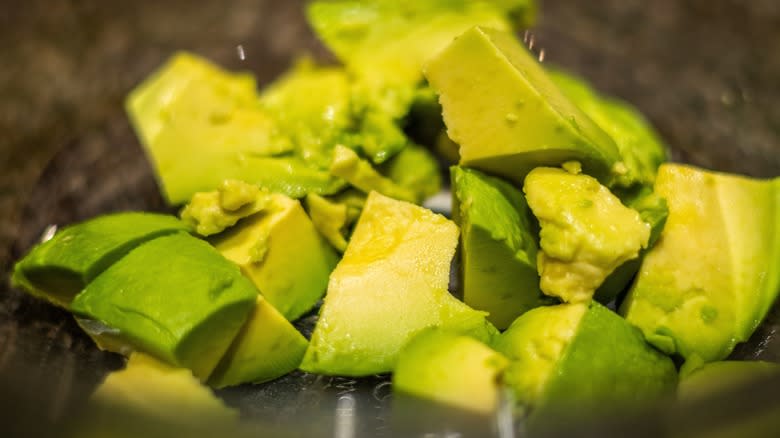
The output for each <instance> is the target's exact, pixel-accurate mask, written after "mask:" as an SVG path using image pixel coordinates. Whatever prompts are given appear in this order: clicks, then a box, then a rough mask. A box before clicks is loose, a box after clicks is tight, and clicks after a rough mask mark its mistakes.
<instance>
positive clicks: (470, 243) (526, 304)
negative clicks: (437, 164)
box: [450, 166, 550, 330]
mask: <svg viewBox="0 0 780 438" xmlns="http://www.w3.org/2000/svg"><path fill="white" fill-rule="evenodd" d="M450 175H451V176H452V187H453V194H454V198H453V217H454V219H455V222H456V223H458V224H459V225H460V228H461V248H460V258H461V263H460V269H461V271H460V278H461V289H462V291H463V301H464V302H465V303H466V304H468V305H469V306H471V307H473V308H475V309H478V310H484V311H486V312H488V313H489V316H488V320H489V321H490V322H492V323H493V324H495V326H496V327H497V328H499V329H502V330H503V329H505V328H507V327H509V324H511V323H512V321H514V320H515V318H517V317H518V316H519V315H521V314H522V313H523V312H525V311H527V310H529V309H532V308H534V307H537V306H540V305H543V304H549V301H550V300H549V299H544V298H543V296H542V293H541V291H540V289H539V275H538V274H537V273H536V254H537V250H538V248H537V243H536V238H535V237H534V236H535V234H536V230H535V229H534V226H533V225H532V218H531V212H530V210H529V209H528V205H527V204H526V202H525V198H524V197H523V194H522V192H521V191H520V190H519V189H516V188H514V187H512V186H511V185H510V184H508V183H506V182H504V181H502V180H500V179H499V178H495V177H490V176H487V175H485V174H483V173H481V172H479V171H477V170H473V169H466V168H461V167H458V166H453V167H451V168H450Z"/></svg>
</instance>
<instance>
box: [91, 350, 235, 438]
mask: <svg viewBox="0 0 780 438" xmlns="http://www.w3.org/2000/svg"><path fill="white" fill-rule="evenodd" d="M88 406H89V407H90V414H91V417H90V421H88V422H87V421H83V423H84V426H85V428H80V429H78V432H79V436H115V434H116V433H117V430H115V428H116V427H117V421H118V420H122V419H124V420H127V421H128V424H127V425H129V426H131V427H134V428H135V429H136V430H137V431H138V432H139V433H140V435H145V436H148V435H146V434H148V433H150V432H151V431H153V430H154V429H153V428H154V427H163V428H166V429H165V430H167V431H168V432H172V428H174V427H175V428H176V433H182V432H185V431H190V432H199V433H203V432H204V429H205V430H210V431H212V432H216V431H222V432H224V431H225V428H235V427H236V426H237V425H238V422H239V418H238V417H239V413H238V411H237V410H235V409H233V408H230V407H228V406H226V405H225V403H224V402H223V401H222V400H220V399H219V398H217V397H216V396H215V395H214V394H213V393H212V392H211V390H209V388H207V387H205V386H203V385H202V384H201V383H200V382H199V381H198V380H197V379H196V378H195V377H194V376H193V375H192V372H191V371H190V370H187V369H184V368H176V367H173V366H171V365H168V364H166V363H164V362H160V361H159V360H157V359H155V358H153V357H151V356H148V355H146V354H143V353H137V352H136V353H133V354H132V355H131V356H130V359H129V360H128V361H127V365H126V366H125V368H124V369H122V370H119V371H114V372H112V373H110V374H109V375H108V376H107V377H106V378H105V380H104V381H103V382H102V383H101V384H100V386H99V387H98V388H97V389H96V390H95V392H94V393H92V395H91V396H90V399H89V404H88ZM131 420H135V421H138V420H142V426H141V425H139V424H138V423H135V422H133V421H131ZM169 428H170V429H169ZM86 431H93V433H94V435H89V434H86V435H85V433H86ZM98 431H102V434H101V433H98ZM120 432H126V430H125V429H123V428H122V429H120ZM160 432H162V429H161V430H160ZM122 436H139V435H133V434H129V433H128V434H127V435H122ZM196 436H200V435H197V434H196ZM204 436H205V435H204Z"/></svg>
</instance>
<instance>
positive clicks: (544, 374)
mask: <svg viewBox="0 0 780 438" xmlns="http://www.w3.org/2000/svg"><path fill="white" fill-rule="evenodd" d="M494 347H495V348H496V350H498V351H499V352H501V353H503V354H504V355H506V356H507V357H508V358H509V360H510V365H509V366H508V368H507V370H506V373H505V375H504V379H505V382H506V383H507V385H508V386H509V388H510V390H511V391H512V392H513V394H514V398H515V400H516V402H517V403H518V406H519V407H520V408H521V409H522V410H526V411H528V410H529V409H530V411H531V415H532V417H533V418H529V422H531V423H534V422H536V423H537V424H539V422H540V421H542V422H544V421H549V420H555V419H556V418H559V417H558V416H559V415H572V413H576V412H585V413H595V412H596V411H598V412H600V413H606V412H610V410H611V409H614V408H616V407H618V406H621V407H625V406H626V405H631V404H636V403H642V402H647V401H650V400H653V399H655V398H657V397H661V396H664V395H667V394H670V393H671V392H673V391H674V389H675V387H676V385H677V371H676V369H675V367H674V363H673V362H672V360H671V359H670V358H668V357H666V356H664V355H663V354H661V353H660V352H658V351H656V350H654V349H653V348H652V347H650V346H649V345H648V344H647V343H646V342H645V340H644V338H643V337H642V333H641V332H640V331H639V330H638V329H636V328H634V327H632V326H631V325H630V324H628V323H626V321H625V320H623V318H621V317H620V316H618V315H617V314H615V313H613V312H612V311H610V310H609V309H607V308H606V307H604V306H602V305H601V304H599V303H597V302H595V301H591V302H590V303H589V304H585V303H578V304H559V305H556V306H548V307H538V308H536V309H532V310H530V311H528V312H526V313H524V314H523V315H521V316H520V317H519V318H517V320H515V322H513V323H512V325H511V326H510V327H509V329H507V331H505V332H504V333H502V334H501V335H500V336H499V337H498V339H496V341H495V343H494ZM602 411H603V412H602Z"/></svg>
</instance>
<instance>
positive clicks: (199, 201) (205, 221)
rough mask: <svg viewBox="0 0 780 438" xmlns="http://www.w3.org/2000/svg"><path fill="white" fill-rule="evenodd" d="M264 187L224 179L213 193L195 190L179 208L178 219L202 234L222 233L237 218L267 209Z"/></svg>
mask: <svg viewBox="0 0 780 438" xmlns="http://www.w3.org/2000/svg"><path fill="white" fill-rule="evenodd" d="M270 202H271V194H270V193H269V192H268V191H267V190H261V189H260V188H259V187H257V186H255V185H252V184H247V183H245V182H242V181H237V180H225V181H223V182H222V184H221V185H220V186H219V188H218V189H217V190H215V191H213V192H198V193H196V194H195V195H193V196H192V200H191V201H190V203H189V204H187V205H186V206H185V207H184V209H182V211H181V219H182V221H184V222H185V223H186V224H187V225H189V226H190V228H192V229H193V230H195V232H197V233H198V234H200V235H201V236H210V235H212V234H217V233H221V232H222V231H224V230H225V229H226V228H229V227H232V226H233V225H235V224H236V222H238V221H239V220H240V219H243V218H245V217H248V216H251V215H253V214H255V213H259V212H261V211H263V210H265V209H266V208H268V205H269V203H270Z"/></svg>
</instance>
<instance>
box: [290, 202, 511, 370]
mask: <svg viewBox="0 0 780 438" xmlns="http://www.w3.org/2000/svg"><path fill="white" fill-rule="evenodd" d="M457 241H458V228H457V226H456V225H455V224H454V223H452V222H451V221H449V220H448V219H446V218H445V217H443V216H440V215H437V214H434V213H433V212H431V211H430V210H427V209H424V208H422V207H418V206H416V205H413V204H409V203H406V202H403V201H397V200H394V199H391V198H388V197H386V196H383V195H381V194H379V193H377V192H371V193H370V194H369V196H368V200H367V201H366V205H365V207H364V209H363V213H362V214H361V216H360V219H359V220H358V223H357V225H356V226H355V230H354V232H353V234H352V238H351V239H350V242H349V245H348V246H347V250H346V251H345V252H344V256H343V258H342V259H341V261H340V262H339V264H338V265H337V266H336V269H335V270H334V271H333V273H332V274H331V276H330V281H329V283H328V292H327V293H326V295H325V300H324V302H323V304H322V308H321V309H320V315H319V320H318V321H317V325H316V326H315V328H314V332H313V333H312V337H311V341H310V344H309V348H308V349H307V350H306V355H305V356H304V358H303V363H301V366H300V368H301V369H302V370H304V371H308V372H313V373H318V374H328V375H346V376H365V375H372V374H378V373H384V372H389V371H392V369H393V367H394V366H395V363H396V360H397V358H398V353H399V351H400V350H401V348H402V347H403V345H404V344H405V343H406V342H407V341H408V340H409V339H410V338H411V337H412V336H413V335H414V334H416V333H417V332H419V331H420V330H422V329H424V328H426V327H431V326H441V327H443V328H447V329H452V330H455V331H458V332H461V333H467V334H470V335H472V336H474V337H475V338H477V339H480V340H483V341H489V340H490V338H491V337H492V336H493V335H494V334H495V333H496V329H495V327H493V326H492V325H491V324H490V323H489V322H487V321H486V320H485V316H486V314H485V312H480V311H476V310H473V309H471V308H470V307H468V306H466V305H465V304H463V303H462V302H460V301H458V300H457V299H456V298H455V297H453V296H452V295H450V294H449V292H448V291H447V285H448V283H449V271H450V262H451V260H452V257H453V255H454V253H455V247H456V246H457Z"/></svg>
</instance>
